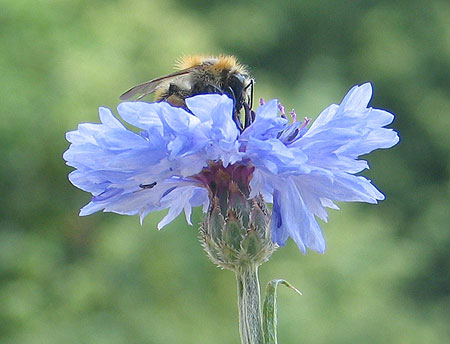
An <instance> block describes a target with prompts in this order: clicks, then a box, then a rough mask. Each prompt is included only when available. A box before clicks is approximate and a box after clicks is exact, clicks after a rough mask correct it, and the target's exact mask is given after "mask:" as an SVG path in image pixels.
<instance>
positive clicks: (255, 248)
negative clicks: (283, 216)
mask: <svg viewBox="0 0 450 344" xmlns="http://www.w3.org/2000/svg"><path fill="white" fill-rule="evenodd" d="M242 248H243V249H244V250H245V253H246V254H247V256H248V257H250V258H254V257H256V256H257V255H258V253H260V252H261V249H262V243H261V238H260V237H259V235H258V233H256V232H255V231H249V232H248V234H247V235H246V236H245V238H244V240H243V241H242Z"/></svg>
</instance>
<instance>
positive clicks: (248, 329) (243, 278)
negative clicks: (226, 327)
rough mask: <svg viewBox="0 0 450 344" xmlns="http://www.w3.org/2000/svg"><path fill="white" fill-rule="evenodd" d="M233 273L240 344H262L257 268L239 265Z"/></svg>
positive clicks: (249, 265)
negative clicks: (234, 273) (236, 290)
mask: <svg viewBox="0 0 450 344" xmlns="http://www.w3.org/2000/svg"><path fill="white" fill-rule="evenodd" d="M235 272H236V280H237V287H238V307H239V333H240V334H241V343H242V344H263V343H264V337H263V331H262V320H261V292H260V287H259V279H258V266H255V265H251V264H248V265H241V266H239V267H238V269H237V270H235Z"/></svg>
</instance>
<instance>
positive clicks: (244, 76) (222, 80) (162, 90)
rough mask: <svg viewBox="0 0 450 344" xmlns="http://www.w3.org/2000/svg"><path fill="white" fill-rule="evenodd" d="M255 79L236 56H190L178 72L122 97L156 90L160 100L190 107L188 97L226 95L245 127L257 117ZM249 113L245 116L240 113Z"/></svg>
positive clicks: (180, 62) (140, 85)
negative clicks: (254, 106)
mask: <svg viewBox="0 0 450 344" xmlns="http://www.w3.org/2000/svg"><path fill="white" fill-rule="evenodd" d="M253 85H254V80H253V79H252V78H251V76H250V74H249V72H248V71H247V68H246V67H245V66H243V65H241V64H240V63H239V62H238V61H237V59H236V58H235V57H233V56H225V55H221V56H217V57H215V56H200V55H194V56H186V57H183V58H181V59H180V60H179V61H178V63H177V71H176V72H174V73H171V74H168V75H165V76H162V77H159V78H156V79H153V80H150V81H147V82H144V83H142V84H139V85H137V86H134V87H132V88H130V89H129V90H128V91H126V92H125V93H123V94H122V95H121V96H120V99H121V100H126V99H130V98H133V97H134V96H136V95H138V97H137V99H136V100H140V99H142V98H143V97H145V96H146V95H148V94H151V93H154V94H155V100H156V101H166V102H168V103H169V104H171V105H173V106H176V107H181V108H184V109H186V110H188V111H189V109H187V108H186V103H185V101H184V100H185V99H186V98H189V97H192V96H195V95H198V94H212V93H213V94H226V95H227V96H228V97H230V98H231V99H232V100H233V103H234V117H233V118H234V121H235V122H236V124H237V125H238V127H239V128H240V129H241V130H243V129H244V128H245V127H247V126H248V125H249V124H250V123H251V122H252V121H253V118H254V113H253V111H251V108H252V102H253ZM242 109H244V111H245V115H244V116H243V118H241V115H240V112H241V110H242Z"/></svg>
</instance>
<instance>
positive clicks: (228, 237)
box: [222, 209, 246, 250]
mask: <svg viewBox="0 0 450 344" xmlns="http://www.w3.org/2000/svg"><path fill="white" fill-rule="evenodd" d="M245 234H246V233H245V228H243V227H242V223H241V221H240V220H239V218H238V216H237V215H236V213H235V212H234V211H232V210H231V209H230V210H229V211H228V217H227V219H226V224H225V228H224V229H223V234H222V237H223V241H224V242H225V243H226V244H227V245H228V246H230V247H232V248H234V249H235V250H240V249H241V242H242V239H243V237H244V235H245Z"/></svg>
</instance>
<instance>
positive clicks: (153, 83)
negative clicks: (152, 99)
mask: <svg viewBox="0 0 450 344" xmlns="http://www.w3.org/2000/svg"><path fill="white" fill-rule="evenodd" d="M196 68H198V66H194V67H190V68H186V69H183V70H179V71H177V72H175V73H171V74H168V75H165V76H161V77H159V78H156V79H153V80H150V81H147V82H144V83H142V84H139V85H136V86H134V87H132V88H130V89H129V90H128V91H126V92H125V93H123V94H122V95H121V96H120V98H119V99H121V100H126V99H130V98H132V97H134V96H135V95H137V94H139V95H140V96H139V98H138V100H139V99H141V98H142V97H144V96H146V95H147V94H150V93H153V92H155V91H156V89H157V88H158V87H159V86H160V85H161V84H162V83H163V82H166V81H168V80H170V79H174V78H176V77H178V76H180V75H185V74H189V73H190V72H191V71H192V70H194V69H196Z"/></svg>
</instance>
